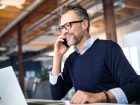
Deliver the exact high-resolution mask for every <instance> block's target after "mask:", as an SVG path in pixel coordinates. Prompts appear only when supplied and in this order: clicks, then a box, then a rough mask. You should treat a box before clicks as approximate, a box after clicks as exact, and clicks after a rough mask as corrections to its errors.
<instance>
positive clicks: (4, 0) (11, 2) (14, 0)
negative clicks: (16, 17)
mask: <svg viewBox="0 0 140 105" xmlns="http://www.w3.org/2000/svg"><path fill="white" fill-rule="evenodd" d="M24 3H25V0H0V9H3V8H5V7H6V6H16V7H17V8H19V9H22V8H23V6H22V4H24Z"/></svg>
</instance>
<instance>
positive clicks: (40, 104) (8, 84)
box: [0, 66, 66, 105]
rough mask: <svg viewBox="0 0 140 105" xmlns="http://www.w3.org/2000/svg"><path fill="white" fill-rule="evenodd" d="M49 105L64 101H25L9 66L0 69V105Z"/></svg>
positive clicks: (62, 104) (62, 103)
mask: <svg viewBox="0 0 140 105" xmlns="http://www.w3.org/2000/svg"><path fill="white" fill-rule="evenodd" d="M27 103H28V105H49V104H51V105H52V104H56V105H57V104H59V105H60V104H61V105H64V104H66V102H64V101H54V100H42V99H25V97H24V95H23V93H22V90H21V88H20V85H19V83H18V80H17V78H16V75H15V73H14V70H13V68H12V67H11V66H9V67H6V68H2V69H0V105H27Z"/></svg>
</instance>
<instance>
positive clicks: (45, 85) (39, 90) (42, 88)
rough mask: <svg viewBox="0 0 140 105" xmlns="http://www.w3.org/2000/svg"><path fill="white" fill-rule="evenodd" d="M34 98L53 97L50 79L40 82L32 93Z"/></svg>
mask: <svg viewBox="0 0 140 105" xmlns="http://www.w3.org/2000/svg"><path fill="white" fill-rule="evenodd" d="M32 98H33V99H52V97H51V93H50V83H49V81H48V80H46V81H43V82H40V83H38V84H37V85H36V86H35V89H34V91H33V95H32Z"/></svg>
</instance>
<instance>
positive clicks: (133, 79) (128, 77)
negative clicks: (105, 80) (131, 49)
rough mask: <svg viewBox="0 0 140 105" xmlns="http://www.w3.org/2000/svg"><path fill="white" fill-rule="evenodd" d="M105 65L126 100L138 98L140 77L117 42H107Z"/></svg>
mask: <svg viewBox="0 0 140 105" xmlns="http://www.w3.org/2000/svg"><path fill="white" fill-rule="evenodd" d="M107 47H108V48H107V58H106V60H107V65H108V68H109V70H110V72H111V74H112V75H113V77H114V78H115V79H116V81H117V82H118V83H119V84H120V88H121V89H122V90H123V91H124V93H125V95H126V97H127V99H128V102H129V103H131V102H133V101H136V100H138V99H140V90H139V89H140V79H139V77H138V75H137V74H136V72H135V71H134V69H133V68H132V66H131V65H130V63H129V62H128V60H127V59H126V57H125V55H124V53H123V51H122V49H121V48H120V46H119V45H118V44H116V43H115V42H112V41H111V44H109V43H108V44H107Z"/></svg>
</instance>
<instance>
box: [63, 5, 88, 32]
mask: <svg viewBox="0 0 140 105" xmlns="http://www.w3.org/2000/svg"><path fill="white" fill-rule="evenodd" d="M71 10H72V11H74V12H75V13H76V14H77V15H78V16H79V17H80V19H81V20H88V29H87V31H88V32H89V27H90V22H89V15H88V13H87V11H86V9H84V8H83V7H82V6H80V5H67V6H63V7H62V8H61V9H60V17H61V16H62V15H63V14H65V13H67V12H68V11H71Z"/></svg>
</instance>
